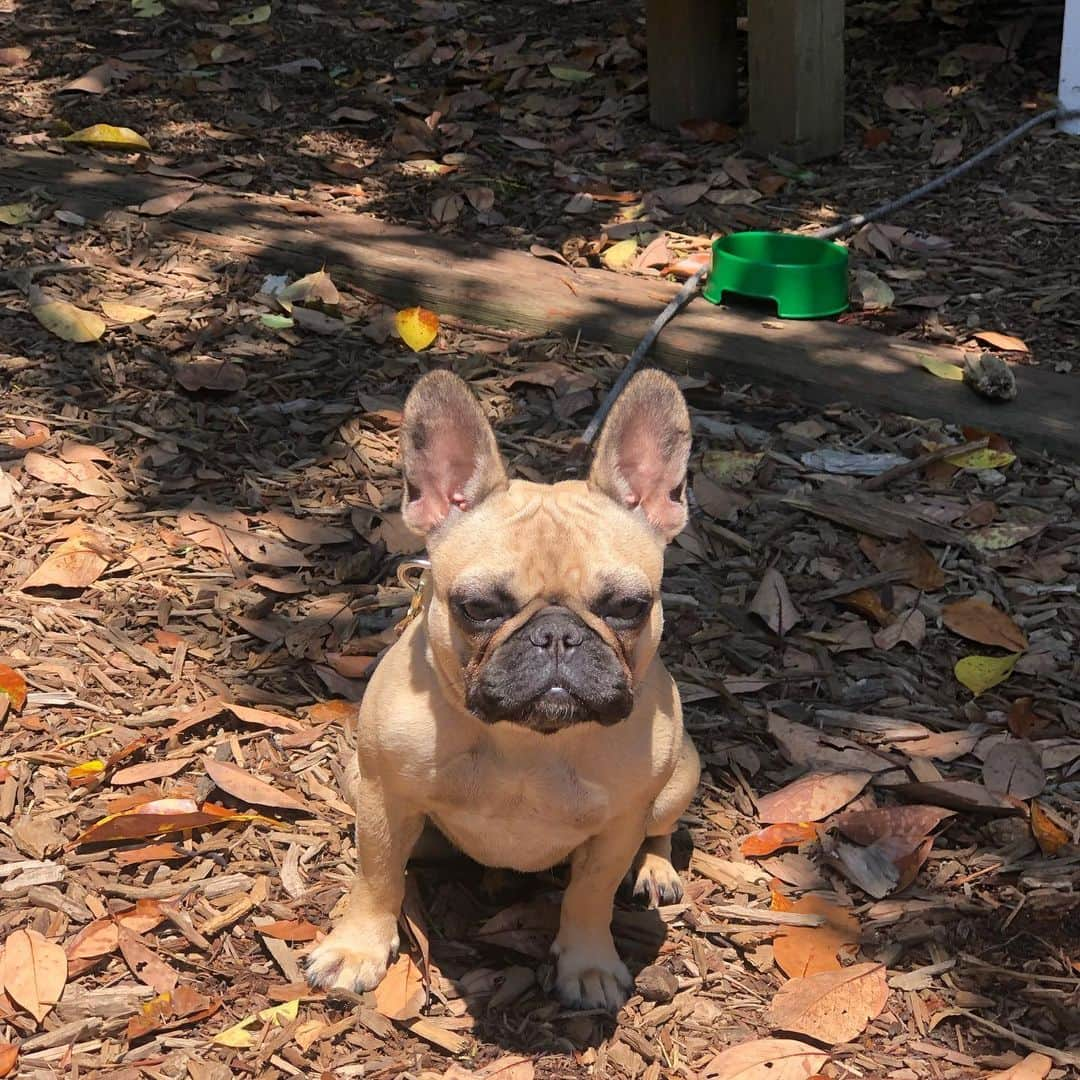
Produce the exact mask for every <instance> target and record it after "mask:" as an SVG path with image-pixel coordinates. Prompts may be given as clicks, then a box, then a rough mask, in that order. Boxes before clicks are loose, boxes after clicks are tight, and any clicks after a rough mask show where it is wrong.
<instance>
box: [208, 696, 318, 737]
mask: <svg viewBox="0 0 1080 1080" xmlns="http://www.w3.org/2000/svg"><path fill="white" fill-rule="evenodd" d="M222 708H223V709H228V710H229V712H231V713H232V714H233V716H235V717H236V719H237V720H239V721H240V723H242V724H256V725H258V726H259V727H268V728H274V729H276V730H278V731H296V730H298V729H299V728H300V727H301V726H302V725H301V723H300V721H299V720H295V719H293V717H291V716H282V715H281V713H276V712H270V710H269V709H253V708H252V707H251V706H250V705H236V704H234V703H232V702H230V703H228V704H225V703H223V704H222Z"/></svg>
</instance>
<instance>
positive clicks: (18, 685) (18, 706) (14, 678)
mask: <svg viewBox="0 0 1080 1080" xmlns="http://www.w3.org/2000/svg"><path fill="white" fill-rule="evenodd" d="M0 694H3V695H4V696H6V697H7V699H8V701H10V702H11V708H12V709H13V710H14V711H15V712H21V711H22V708H23V706H24V705H25V704H26V680H25V679H24V678H23V677H22V676H21V675H20V674H19V673H18V672H17V671H16V670H15V669H14V668H9V667H8V666H7V664H0Z"/></svg>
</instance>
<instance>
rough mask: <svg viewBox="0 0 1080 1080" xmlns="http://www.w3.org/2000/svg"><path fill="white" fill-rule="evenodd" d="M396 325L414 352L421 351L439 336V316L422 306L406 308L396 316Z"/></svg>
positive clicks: (402, 338)
mask: <svg viewBox="0 0 1080 1080" xmlns="http://www.w3.org/2000/svg"><path fill="white" fill-rule="evenodd" d="M394 325H395V326H396V327H397V332H398V333H399V334H400V335H401V340H402V341H404V342H405V344H406V345H408V346H409V348H410V349H412V351H413V352H421V351H422V350H424V349H426V348H427V347H428V346H429V345H430V344H431V343H432V342H433V341H434V340H435V338H436V337H437V336H438V333H439V316H438V315H436V314H435V312H434V311H428V310H427V309H426V308H422V307H411V308H405V309H404V310H403V311H399V312H398V313H397V315H395V316H394Z"/></svg>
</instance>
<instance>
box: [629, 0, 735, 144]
mask: <svg viewBox="0 0 1080 1080" xmlns="http://www.w3.org/2000/svg"><path fill="white" fill-rule="evenodd" d="M735 18H736V15H735V0H645V32H646V35H647V37H648V47H649V119H650V120H652V122H653V123H654V124H655V125H656V126H657V127H659V128H664V129H665V130H669V131H670V130H673V129H674V128H677V127H678V126H679V124H680V123H682V121H684V120H731V119H734V117H735V115H736V112H737V111H738V106H739V99H738V53H737V49H736V44H737V43H736V37H735Z"/></svg>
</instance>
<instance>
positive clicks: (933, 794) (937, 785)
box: [890, 780, 1022, 817]
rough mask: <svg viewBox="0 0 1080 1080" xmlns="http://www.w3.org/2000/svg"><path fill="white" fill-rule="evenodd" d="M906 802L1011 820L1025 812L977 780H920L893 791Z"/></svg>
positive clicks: (895, 788)
mask: <svg viewBox="0 0 1080 1080" xmlns="http://www.w3.org/2000/svg"><path fill="white" fill-rule="evenodd" d="M890 790H892V791H893V792H895V793H896V794H897V795H899V796H900V797H901V798H903V799H911V800H913V801H915V802H920V803H931V804H932V805H934V806H944V807H947V808H948V809H950V810H961V811H964V812H966V813H976V814H987V815H989V816H990V817H1008V816H1010V815H1012V814H1019V813H1021V812H1022V811H1021V810H1020V807H1019V806H1018V805H1017V804H1016V802H1015V801H1013V800H1010V799H1007V798H1006V797H1005V796H1004V795H997V794H995V793H994V792H992V791H990V790H989V789H987V788H985V787H983V785H982V784H977V783H975V781H974V780H919V781H916V782H914V783H910V784H898V785H896V787H893V788H891V789H890Z"/></svg>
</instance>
